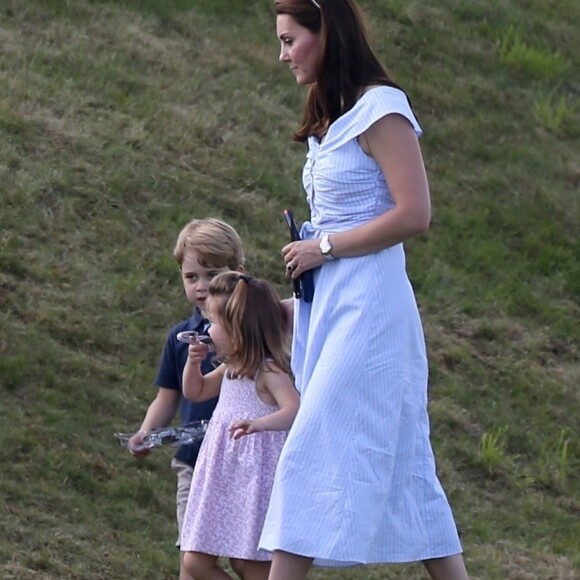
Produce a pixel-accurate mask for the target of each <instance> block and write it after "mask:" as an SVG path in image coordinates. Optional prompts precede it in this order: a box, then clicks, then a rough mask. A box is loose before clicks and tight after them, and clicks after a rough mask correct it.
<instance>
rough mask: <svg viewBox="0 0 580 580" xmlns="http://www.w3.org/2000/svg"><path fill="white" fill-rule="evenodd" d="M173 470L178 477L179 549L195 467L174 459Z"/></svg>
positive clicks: (176, 497) (176, 496)
mask: <svg viewBox="0 0 580 580" xmlns="http://www.w3.org/2000/svg"><path fill="white" fill-rule="evenodd" d="M171 469H172V470H173V471H174V472H175V475H177V493H176V495H175V502H176V506H177V510H176V516H177V541H176V542H175V545H176V546H177V547H178V548H179V547H180V545H181V530H182V528H183V517H184V515H185V508H186V507H187V498H188V497H189V488H190V487H191V478H192V476H193V467H191V466H190V465H187V463H183V461H179V460H178V459H175V458H173V459H172V460H171Z"/></svg>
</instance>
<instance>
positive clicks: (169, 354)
mask: <svg viewBox="0 0 580 580" xmlns="http://www.w3.org/2000/svg"><path fill="white" fill-rule="evenodd" d="M208 326H209V323H208V321H207V320H206V319H204V318H203V317H202V315H201V312H200V311H199V309H197V308H196V310H195V311H194V313H193V316H192V317H191V318H190V319H189V320H184V321H183V322H180V323H179V324H176V325H175V326H174V327H173V328H172V329H171V330H170V331H169V334H168V335H167V341H166V342H165V348H164V349H163V355H162V357H161V362H160V364H159V370H158V372H157V376H156V377H155V385H156V386H158V387H160V388H164V389H174V390H177V391H179V392H180V393H181V402H180V404H179V409H180V415H181V419H180V424H181V425H187V423H191V422H192V421H199V420H202V419H210V418H211V415H212V413H213V410H214V409H215V406H216V403H217V397H216V398H214V399H210V400H208V401H203V402H201V403H193V402H191V401H189V400H187V399H186V398H185V397H184V396H183V368H184V367H185V363H186V362H187V351H188V346H189V345H188V344H186V343H185V342H180V341H179V340H177V333H178V332H182V331H184V330H195V331H197V332H199V333H200V334H205V333H206V332H207V327H208ZM213 369H214V366H213V365H212V364H211V361H210V358H209V357H208V358H207V359H206V360H205V361H203V363H202V364H201V372H202V373H203V374H206V373H208V372H210V371H211V370H213ZM200 446H201V441H199V442H196V443H191V444H190V445H181V446H180V447H179V449H178V450H177V453H176V454H175V458H176V459H179V461H183V462H184V463H187V465H190V466H191V467H193V466H194V465H195V461H196V459H197V455H198V453H199V448H200Z"/></svg>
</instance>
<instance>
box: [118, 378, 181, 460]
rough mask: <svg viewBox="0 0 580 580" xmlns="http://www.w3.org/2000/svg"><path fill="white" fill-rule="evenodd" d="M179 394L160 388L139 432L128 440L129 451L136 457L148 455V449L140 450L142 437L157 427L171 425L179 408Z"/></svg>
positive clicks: (172, 390) (175, 391) (173, 390)
mask: <svg viewBox="0 0 580 580" xmlns="http://www.w3.org/2000/svg"><path fill="white" fill-rule="evenodd" d="M180 400H181V393H180V392H179V391H177V390H175V389H165V388H163V387H160V388H159V390H158V391H157V395H156V397H155V399H153V401H152V402H151V404H150V405H149V408H148V409H147V412H146V413H145V418H144V419H143V423H141V427H139V431H137V433H135V434H134V435H133V436H132V437H131V439H129V450H130V451H131V453H132V454H133V455H135V456H137V457H145V456H146V455H149V453H150V449H146V448H142V447H141V443H142V442H143V436H144V435H145V434H146V433H148V432H149V431H151V430H152V429H157V428H159V427H165V426H167V425H169V423H171V421H172V420H173V417H175V413H176V412H177V409H178V407H179V401H180Z"/></svg>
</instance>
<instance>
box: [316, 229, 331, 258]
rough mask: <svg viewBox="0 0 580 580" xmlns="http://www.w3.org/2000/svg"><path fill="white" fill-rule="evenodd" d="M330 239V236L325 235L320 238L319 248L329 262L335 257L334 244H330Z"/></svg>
mask: <svg viewBox="0 0 580 580" xmlns="http://www.w3.org/2000/svg"><path fill="white" fill-rule="evenodd" d="M329 237H330V234H324V235H323V236H322V237H321V238H320V244H319V248H320V251H321V252H322V255H323V256H324V257H325V258H326V259H327V260H334V256H333V255H332V244H331V243H330V240H329Z"/></svg>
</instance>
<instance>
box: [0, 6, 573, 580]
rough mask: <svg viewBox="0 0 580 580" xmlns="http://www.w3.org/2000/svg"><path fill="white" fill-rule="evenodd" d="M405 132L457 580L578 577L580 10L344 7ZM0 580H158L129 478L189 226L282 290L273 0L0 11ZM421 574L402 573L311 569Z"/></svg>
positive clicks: (148, 521) (152, 503) (168, 573)
mask: <svg viewBox="0 0 580 580" xmlns="http://www.w3.org/2000/svg"><path fill="white" fill-rule="evenodd" d="M362 4H363V8H364V9H365V11H366V12H367V14H368V15H369V28H370V31H371V34H372V37H373V39H374V41H375V42H374V44H375V46H376V48H377V51H378V53H379V54H380V56H381V58H382V59H383V60H384V62H385V63H386V64H387V65H388V66H389V68H390V69H391V71H392V72H393V74H394V76H395V78H396V80H398V81H399V82H400V83H401V84H403V85H404V86H405V87H407V88H408V90H409V91H410V93H411V97H412V101H413V105H414V107H415V109H416V111H417V113H418V116H419V119H420V121H421V123H422V125H423V128H424V130H425V136H424V138H423V139H422V146H423V150H424V156H425V161H426V164H427V169H428V172H429V176H430V183H431V190H432V198H433V225H432V228H431V230H430V232H429V233H428V234H427V235H425V236H421V237H419V238H417V239H414V240H411V241H410V242H409V243H408V244H407V253H408V263H409V272H410V276H411V279H412V282H413V284H414V286H415V288H416V290H417V296H418V299H419V303H420V307H421V310H422V312H423V317H424V323H425V330H426V335H427V340H428V345H429V352H430V358H431V387H430V389H431V390H430V399H431V403H430V405H431V407H430V408H431V417H432V432H433V444H434V447H435V451H436V454H437V458H438V466H439V472H440V476H441V479H442V481H443V484H444V486H445V489H446V491H447V492H448V494H449V497H450V500H451V502H452V505H453V508H454V512H455V515H456V518H457V521H458V525H459V527H460V529H461V531H462V538H463V542H464V546H465V551H466V560H467V564H468V567H469V570H470V572H471V574H472V577H473V578H476V579H477V578H479V579H482V580H488V579H491V580H506V579H507V580H516V579H517V580H522V579H524V580H528V579H529V580H537V579H538V578H558V579H568V578H569V579H572V578H575V577H577V576H578V574H580V552H579V551H578V542H577V538H578V537H579V536H580V525H579V523H578V522H579V519H578V513H579V509H580V495H579V492H580V489H579V488H580V485H579V482H580V477H579V476H580V469H579V468H580V442H579V439H578V434H579V433H580V421H579V417H580V401H579V395H578V385H579V384H580V370H579V369H580V325H579V324H578V320H580V306H579V304H580V244H579V238H578V232H579V231H580V219H579V211H578V205H579V198H580V194H579V192H580V108H579V106H578V96H579V94H580V84H579V82H578V75H574V74H573V73H574V71H576V70H578V69H579V67H580V59H579V56H578V51H577V47H578V45H579V44H580V33H579V30H578V27H577V25H576V24H575V23H577V22H579V21H580V4H579V3H578V2H576V1H575V0H549V1H547V0H531V1H526V2H523V1H521V0H502V1H501V2H500V1H499V0H494V1H484V0H432V1H429V2H419V1H414V0H413V1H404V2H403V1H399V0H397V1H389V2H386V0H374V1H372V0H366V1H364V2H362ZM0 46H1V49H0V75H1V80H2V82H1V83H0V137H1V138H0V195H1V202H2V206H1V207H2V209H1V211H0V396H1V401H2V402H1V404H0V424H1V425H2V429H1V430H0V463H1V465H2V475H1V477H0V521H1V522H2V542H0V577H2V578H6V579H18V580H26V579H28V578H35V579H38V578H40V579H51V580H52V579H59V580H60V579H66V578H71V579H87V580H89V579H90V580H96V579H100V578H107V579H125V578H135V579H137V578H138V579H141V578H143V579H151V580H159V579H161V578H163V579H165V578H167V579H170V578H175V577H176V570H177V553H176V551H175V548H174V546H173V542H174V534H175V531H174V522H173V504H174V499H173V494H174V478H173V475H172V474H171V473H170V471H169V460H170V456H171V452H170V451H169V450H160V451H158V452H157V453H155V454H154V455H153V456H152V457H150V458H149V459H148V460H147V461H145V462H142V463H137V462H135V461H133V460H132V458H131V457H129V456H127V455H126V454H125V453H123V452H122V450H121V449H120V447H118V445H117V443H116V441H115V439H114V437H113V433H114V432H115V431H125V430H131V429H133V428H135V427H137V426H138V424H139V421H140V419H141V417H142V415H143V413H144V411H145V408H146V406H147V404H148V403H149V401H150V400H151V398H152V396H153V394H154V389H153V388H152V387H151V382H152V379H153V376H154V373H155V370H156V364H157V361H158V357H159V354H160V349H161V347H162V344H163V340H164V336H165V332H166V330H167V329H168V328H169V326H171V325H172V324H173V323H174V322H175V321H177V320H179V319H181V318H182V317H184V316H186V315H187V313H188V308H187V304H186V303H185V300H184V298H183V296H182V290H181V289H180V282H179V276H178V272H177V270H176V267H175V264H174V263H173V260H172V258H171V250H172V247H173V243H174V240H175V237H176V235H177V233H178V231H179V229H180V228H181V226H182V225H183V224H184V223H185V222H187V221H188V220H189V219H190V218H192V217H204V216H207V215H215V216H219V217H222V218H224V219H226V220H228V221H230V222H231V223H232V224H233V225H235V226H236V227H237V228H238V229H239V231H240V233H241V235H242V236H243V238H244V240H245V241H246V244H247V254H248V269H249V271H251V272H252V273H255V274H258V275H260V276H264V277H267V278H269V279H271V280H272V281H273V282H274V284H275V285H276V286H277V287H278V289H279V290H280V291H281V292H282V293H283V294H289V290H290V289H289V287H288V284H287V283H286V281H285V278H284V275H283V268H282V263H281V260H280V257H279V249H280V248H281V246H282V245H283V244H284V243H285V242H286V239H287V235H286V230H285V228H284V225H283V221H282V219H281V217H280V216H281V210H282V209H283V208H284V207H287V206H292V207H293V208H294V210H295V213H296V214H297V217H298V218H299V219H303V218H305V217H306V205H305V202H304V199H303V194H302V191H301V187H300V181H299V175H300V170H301V165H302V161H303V157H304V150H303V148H302V147H300V146H297V145H295V144H293V143H292V142H291V133H292V130H293V129H295V128H296V125H297V123H298V121H299V118H300V112H301V103H302V98H303V92H302V91H301V90H300V88H299V87H297V86H295V83H294V80H293V79H292V77H291V76H290V75H288V71H287V70H286V69H285V67H283V66H281V65H280V64H279V63H278V62H277V55H278V45H277V41H276V38H275V35H274V27H273V20H272V14H271V9H270V2H269V1H267V0H255V1H247V2H234V1H227V0H219V1H218V0H171V1H169V0H143V1H140V2H138V1H136V0H131V1H129V0H128V1H127V2H114V1H97V0H93V1H91V0H75V1H72V0H7V1H5V2H3V3H2V5H1V6H0ZM310 577H311V578H313V579H318V580H327V579H331V578H332V579H335V578H336V579H340V580H347V579H352V580H363V579H365V580H367V579H369V580H371V579H387V578H405V579H414V578H416V579H419V578H426V574H425V572H424V570H423V569H422V567H421V566H420V565H416V564H414V565H409V566H380V567H370V568H354V569H349V570H341V571H336V570H333V571H324V570H313V571H312V572H311V574H310Z"/></svg>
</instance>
